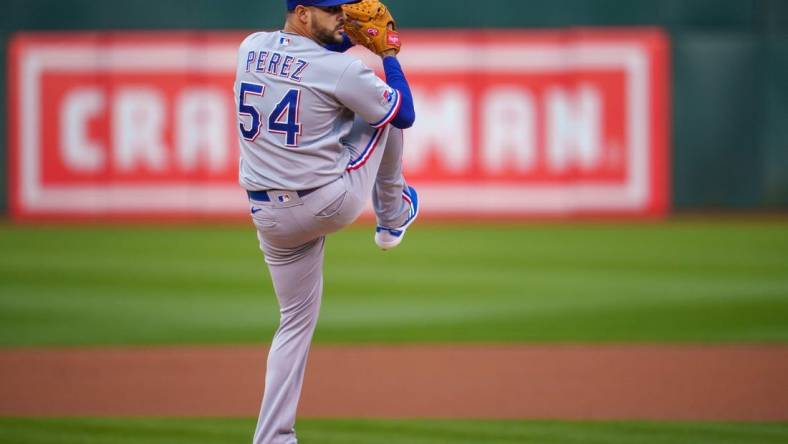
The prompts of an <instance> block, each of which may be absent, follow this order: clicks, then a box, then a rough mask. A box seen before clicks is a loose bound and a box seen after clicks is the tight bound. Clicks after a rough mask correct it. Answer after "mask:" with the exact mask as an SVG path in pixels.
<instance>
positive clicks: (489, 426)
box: [0, 419, 788, 444]
mask: <svg viewBox="0 0 788 444" xmlns="http://www.w3.org/2000/svg"><path fill="white" fill-rule="evenodd" d="M253 430H254V421H252V420H242V419H191V420H182V419H166V420H165V419H156V420H150V419H122V420H117V419H68V420H65V419H43V420H42V419H0V442H3V443H16V444H39V443H47V444H49V443H51V444H105V443H116V444H127V443H128V444H140V443H145V444H237V443H248V442H251V441H252V431H253ZM297 432H298V435H299V442H303V443H305V444H310V443H316V444H520V443H534V444H574V443H583V444H734V443H735V444H771V443H774V444H782V443H785V442H786V440H788V425H786V424H741V423H735V424H721V423H643V422H559V421H427V420H411V421H404V420H398V421H396V420H391V421H379V420H377V421H370V420H365V421H362V420H315V419H311V420H303V421H299V423H298V427H297Z"/></svg>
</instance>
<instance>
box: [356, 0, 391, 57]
mask: <svg viewBox="0 0 788 444" xmlns="http://www.w3.org/2000/svg"><path fill="white" fill-rule="evenodd" d="M342 9H344V10H345V16H346V17H347V21H346V22H345V33H347V35H348V36H349V37H350V40H352V41H353V43H355V44H357V45H362V46H365V47H366V48H367V49H369V50H370V51H372V52H374V53H375V54H378V55H380V54H381V53H383V52H384V51H387V50H390V49H392V50H394V51H395V53H399V49H400V46H401V45H400V41H399V33H398V32H397V22H396V21H395V20H394V17H392V16H391V13H389V10H388V8H386V5H384V4H383V3H381V2H380V1H378V0H362V1H361V2H359V3H349V4H344V5H342Z"/></svg>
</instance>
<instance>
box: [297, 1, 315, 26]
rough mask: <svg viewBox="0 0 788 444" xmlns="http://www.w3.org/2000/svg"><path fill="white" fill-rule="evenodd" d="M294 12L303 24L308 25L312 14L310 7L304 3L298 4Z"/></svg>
mask: <svg viewBox="0 0 788 444" xmlns="http://www.w3.org/2000/svg"><path fill="white" fill-rule="evenodd" d="M293 13H294V14H295V16H296V19H297V20H298V21H299V22H300V23H301V24H302V25H308V24H309V17H310V14H311V11H310V10H309V8H307V7H306V6H304V5H298V6H296V7H295V10H293Z"/></svg>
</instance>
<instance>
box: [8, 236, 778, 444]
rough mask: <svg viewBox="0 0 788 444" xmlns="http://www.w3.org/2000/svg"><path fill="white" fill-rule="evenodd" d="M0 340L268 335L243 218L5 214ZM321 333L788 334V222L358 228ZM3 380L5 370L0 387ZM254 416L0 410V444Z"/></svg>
mask: <svg viewBox="0 0 788 444" xmlns="http://www.w3.org/2000/svg"><path fill="white" fill-rule="evenodd" d="M0 245H2V249H0V347H22V346H24V347H29V346H33V347H36V346H83V345H116V344H124V345H125V344H129V345H138V344H206V343H214V344H217V343H218V344H224V343H226V344H236V343H259V344H263V343H267V342H268V341H269V340H270V337H271V335H272V334H273V331H274V329H275V328H276V323H277V319H278V312H277V307H276V301H275V298H274V296H273V292H272V289H271V283H270V281H269V279H268V275H267V271H266V269H265V265H264V262H263V260H262V256H261V254H260V252H259V250H258V248H257V245H256V239H255V233H254V231H253V229H252V228H251V227H247V226H243V225H239V226H221V227H216V226H206V225H203V226H199V225H193V226H175V225H173V226H163V227H153V226H143V227H133V228H131V227H120V226H82V227H79V226H70V227H64V228H55V227H51V226H46V227H45V226H34V227H22V226H13V225H0ZM327 251H328V253H327V260H326V285H325V294H324V300H323V307H322V313H321V319H320V322H319V325H318V330H317V333H316V338H315V340H316V342H321V343H362V342H376V343H401V342H573V343H575V342H585V343H595V342H785V341H788V223H786V222H782V221H772V222H757V221H746V222H744V221H738V222H735V221H733V222H732V221H729V222H720V221H708V222H705V221H684V222H668V223H654V224H608V223H590V224H555V225H548V224H538V225H478V226H459V225H438V224H422V225H417V226H414V228H413V229H412V230H411V231H410V232H409V233H408V238H407V240H406V242H405V243H404V244H403V246H402V247H400V248H399V249H397V250H395V251H391V252H386V253H383V252H380V251H378V250H377V249H376V248H375V247H374V244H373V242H372V230H371V229H370V228H369V227H364V226H361V227H355V228H352V229H349V230H346V231H344V232H342V233H339V234H337V235H334V236H332V237H331V238H330V240H329V243H328V250H327ZM0 384H1V382H0ZM253 424H254V421H253V420H251V419H225V420H189V419H184V420H174V419H151V420H139V419H116V420H104V419H101V420H99V419H13V418H7V419H0V443H17V444H27V443H30V444H33V443H35V444H71V443H87V444H90V443H121V444H122V443H132V442H134V443H152V444H156V443H173V444H179V443H187V442H188V443H190V444H197V443H216V444H218V443H231V442H232V443H243V442H250V438H251V431H252V429H253ZM298 428H299V437H300V441H299V442H303V443H307V444H309V443H320V444H334V443H337V444H338V443H343V444H352V443H369V444H377V443H381V444H383V443H386V444H399V443H410V444H421V443H424V444H437V443H479V444H487V443H492V444H495V443H527V442H533V443H548V444H553V443H554V444H571V443H621V444H639V443H655V444H661V443H665V444H668V443H670V444H674V443H687V444H702V443H747V444H749V443H753V444H755V443H758V444H760V443H778V442H779V443H782V442H788V425H786V424H714V423H678V424H676V423H632V422H622V423H609V422H604V423H595V422H592V423H576V422H541V421H429V420H418V421H405V420H400V421H395V420H391V421H358V420H353V419H347V420H314V419H311V420H310V419H307V420H303V421H299V423H298Z"/></svg>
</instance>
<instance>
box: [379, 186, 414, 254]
mask: <svg viewBox="0 0 788 444" xmlns="http://www.w3.org/2000/svg"><path fill="white" fill-rule="evenodd" d="M402 198H403V199H404V200H405V201H406V202H408V203H409V204H410V211H409V212H408V218H407V219H405V223H404V224H402V225H401V226H399V227H397V228H388V227H384V226H381V225H378V226H377V227H376V228H375V244H377V246H378V247H380V248H381V249H383V250H390V249H392V248H394V247H396V246H397V245H399V244H400V242H402V238H403V237H404V236H405V230H407V229H408V227H409V226H410V224H412V223H413V221H414V220H416V216H418V215H419V195H418V194H416V189H415V188H413V187H412V186H410V185H408V187H407V188H405V190H403V191H402Z"/></svg>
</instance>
